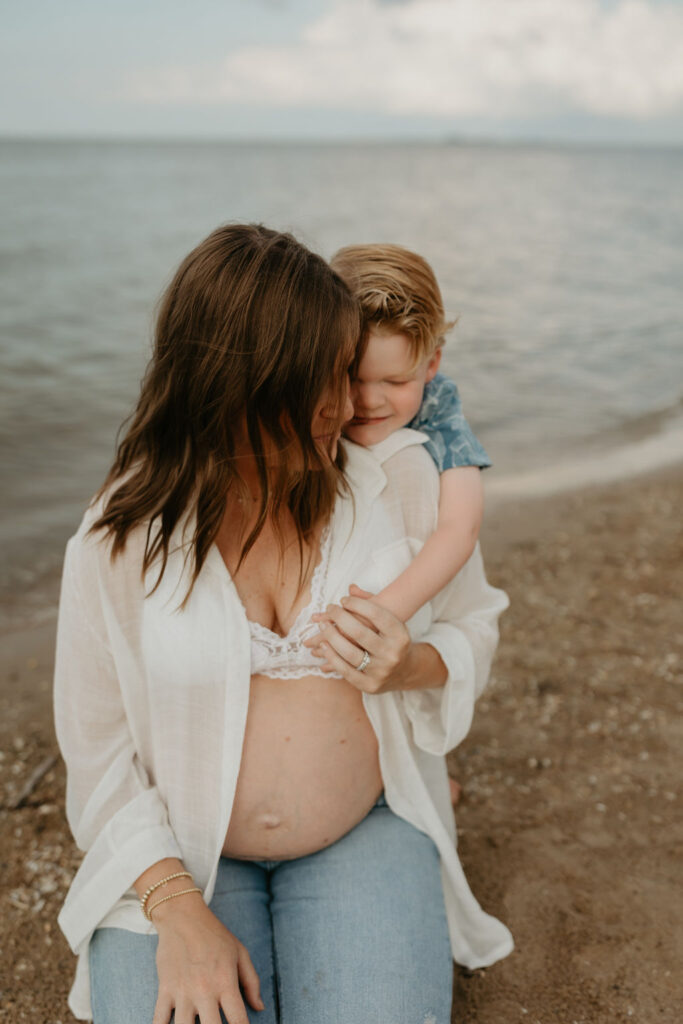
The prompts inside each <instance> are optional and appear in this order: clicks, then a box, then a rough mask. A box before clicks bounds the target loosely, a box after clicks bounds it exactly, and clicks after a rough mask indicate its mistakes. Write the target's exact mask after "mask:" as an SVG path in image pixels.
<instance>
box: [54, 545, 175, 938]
mask: <svg viewBox="0 0 683 1024" xmlns="http://www.w3.org/2000/svg"><path fill="white" fill-rule="evenodd" d="M102 546H103V545H100V547H102ZM101 557H102V554H101V552H100V553H98V552H97V546H96V544H95V543H91V542H90V541H89V540H88V539H87V538H84V536H83V528H81V530H80V531H79V533H78V534H76V536H75V537H73V538H72V539H71V540H70V541H69V543H68V545H67V551H66V557H65V562H64V571H63V577H62V588H61V598H60V605H59V619H58V627H57V649H56V660H55V682H54V710H55V727H56V733H57V740H58V743H59V746H60V749H61V752H62V756H63V758H64V761H65V762H66V768H67V789H66V815H67V820H68V822H69V826H70V828H71V831H72V833H73V836H74V839H75V841H76V844H77V845H78V847H79V848H80V849H81V850H83V851H84V852H85V857H84V859H83V861H82V863H81V865H80V867H79V869H78V872H77V878H78V879H79V884H78V886H75V887H74V891H75V892H77V893H78V895H77V897H75V898H74V899H70V898H67V901H66V903H65V905H64V907H63V909H62V911H61V913H60V915H59V924H60V927H61V928H62V930H63V932H64V934H65V936H66V938H67V940H68V941H69V945H70V946H71V948H72V950H73V951H74V952H78V951H79V948H80V947H81V946H82V944H83V942H85V941H87V940H88V939H89V937H90V935H91V934H92V932H93V930H94V929H95V927H97V924H98V923H99V921H101V920H102V919H103V918H104V916H105V915H106V914H107V912H108V911H109V910H110V909H111V907H112V905H113V904H114V903H116V901H117V900H118V899H119V898H120V897H121V896H122V895H123V894H124V893H125V892H126V891H127V890H128V889H129V888H130V887H131V885H132V883H133V882H134V880H135V879H136V878H137V877H138V876H139V875H140V874H142V872H143V871H144V870H145V869H146V868H148V867H150V866H151V865H152V864H154V863H156V862H157V861H158V860H161V859H162V858H164V857H178V858H180V857H181V851H180V847H179V845H178V843H177V841H176V838H175V836H174V834H173V831H172V829H171V827H170V825H169V820H168V813H167V809H166V806H165V804H164V802H163V800H162V799H161V796H160V794H159V792H158V790H157V788H156V786H154V785H152V784H151V783H150V779H149V777H148V773H147V771H146V770H145V768H144V767H143V765H142V764H141V762H140V760H139V758H138V755H137V753H136V745H135V743H134V740H133V737H132V735H131V731H130V727H129V721H128V716H127V713H126V707H125V701H124V695H123V693H122V690H121V686H120V683H119V673H118V671H117V666H116V664H115V661H114V656H113V654H112V650H111V645H110V642H109V638H108V635H107V624H106V615H105V611H104V607H103V604H104V602H105V600H106V595H105V593H104V592H103V588H102V585H101V581H100V579H99V571H98V559H99V558H101ZM106 557H107V559H108V555H106Z"/></svg>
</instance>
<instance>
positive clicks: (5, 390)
mask: <svg viewBox="0 0 683 1024" xmlns="http://www.w3.org/2000/svg"><path fill="white" fill-rule="evenodd" d="M681 181H683V151H681V150H666V149H659V150H629V149H598V148H592V149H591V148H583V149H578V148H577V149H570V148H552V147H541V146H538V147H534V146H514V147H512V146H469V145H468V146H463V145H423V144H419V145H417V144H416V145H396V146H393V145H377V146H369V145H293V144H292V145H289V144H287V145H284V144H273V145H265V144H264V145H251V144H250V145H245V144H239V145H234V144H221V143H187V144H181V143H140V142H135V143H132V142H131V143H124V142H121V143H118V142H111V143H109V142H108V143H78V142H18V141H17V142H10V141H5V142H0V207H1V211H2V224H3V231H2V238H1V240H0V266H1V270H2V273H1V275H0V338H1V344H2V356H1V365H0V372H1V379H0V437H1V440H2V450H3V460H2V480H1V481H0V485H1V488H2V520H1V521H0V559H1V566H2V585H1V587H0V631H1V630H2V629H3V628H4V629H6V628H11V627H12V626H13V625H16V624H17V623H20V622H26V621H29V620H35V619H40V618H41V617H43V616H45V615H50V614H52V608H53V604H54V595H55V586H56V579H57V574H58V571H59V566H60V562H61V558H62V554H63V547H64V543H65V540H66V538H67V537H68V536H69V535H70V534H71V533H72V532H73V530H74V529H75V526H76V525H77V522H78V520H79V518H80V515H81V513H82V510H83V507H84V505H85V503H86V501H87V499H88V497H89V496H90V494H91V493H92V492H93V491H94V490H95V489H96V487H97V486H98V485H99V483H100V482H101V480H102V478H103V476H104V474H105V472H106V470H107V468H108V465H109V463H110V461H111V457H112V454H113V446H114V437H115V433H116V429H117V427H118V426H119V424H120V423H121V421H122V420H123V418H124V417H125V416H126V415H127V414H128V412H129V411H130V410H131V407H132V404H133V402H134V401H135V398H136V395H137V390H138V383H139V379H140V376H141V374H142V372H143V369H144V366H145V363H146V361H147V358H148V355H149V344H150V336H151V328H152V323H153V313H154V304H155V301H156V299H157V298H158V296H159V294H160V292H161V291H162V289H163V287H164V284H165V283H166V282H167V281H168V279H169V277H170V275H171V274H172V272H173V270H174V268H175V266H176V265H177V263H178V262H179V260H180V259H181V258H182V257H183V256H184V255H185V254H186V253H187V251H188V250H189V249H190V248H191V247H192V246H193V245H194V244H195V243H196V242H198V241H199V240H200V239H201V238H202V237H203V236H204V235H206V234H207V233H208V232H209V231H210V230H212V229H213V228H214V227H215V226H216V225H217V224H219V223H222V222H225V221H229V220H258V221H261V222H263V223H265V224H267V225H269V226H272V227H276V228H282V229H287V230H291V231H293V232H294V233H295V234H296V235H297V236H298V237H299V238H300V239H302V241H304V242H306V243H307V244H308V245H309V246H311V247H312V248H314V249H316V250H317V251H319V252H320V253H322V254H323V255H324V256H327V257H329V256H330V255H331V254H332V253H333V252H334V251H335V249H336V248H337V247H338V246H340V245H345V244H348V243H350V242H359V241H394V242H398V243H400V244H403V245H406V246H408V247H410V248H413V249H415V250H417V251H418V252H420V253H422V254H423V255H425V256H426V257H427V258H428V259H429V261H430V262H431V263H432V265H433V267H434V269H435V271H436V273H437V276H438V278H439V281H440V284H441V288H442V291H443V294H444V299H445V303H446V307H447V311H448V313H449V315H450V316H451V317H455V316H457V317H459V320H458V324H457V327H456V328H455V330H454V331H453V332H452V335H451V338H450V340H449V344H448V347H447V349H446V352H445V368H446V370H447V372H449V373H451V374H453V375H454V376H455V378H456V379H457V381H458V384H459V386H460V390H461V394H462V396H463V401H464V405H465V410H466V412H467V414H468V417H469V419H470V421H471V422H472V424H473V425H474V427H475V429H476V430H477V433H478V434H479V436H480V438H481V440H482V441H483V443H484V444H485V446H486V447H487V449H488V450H489V452H490V454H491V455H492V457H493V460H494V464H495V468H494V470H492V471H489V472H490V474H491V476H490V477H489V480H490V481H491V482H492V485H493V488H494V490H495V486H496V484H499V485H500V488H501V493H503V492H505V491H506V489H507V491H508V492H509V493H513V492H514V493H523V492H524V490H525V488H526V489H528V490H529V492H531V491H533V490H534V486H535V487H536V490H538V481H539V480H543V481H545V482H546V483H545V485H544V486H547V487H552V486H553V481H554V480H557V481H558V482H559V481H561V479H562V478H563V477H562V474H563V473H564V474H565V476H566V472H567V467H569V466H571V467H574V472H575V474H576V475H577V479H580V476H581V472H580V467H581V465H582V462H583V461H585V464H586V466H589V465H592V466H593V468H594V472H597V473H598V474H599V473H600V466H601V464H602V463H603V462H604V465H605V473H606V475H609V472H610V469H612V471H613V473H616V472H619V473H621V472H623V471H628V467H629V465H630V464H631V463H630V462H629V459H630V455H629V450H630V449H629V448H628V445H631V444H632V443H633V442H637V444H636V447H635V448H634V452H635V451H636V449H637V445H638V444H642V443H646V444H647V445H649V446H650V447H649V448H648V447H646V448H644V449H642V451H643V453H644V454H642V458H643V459H645V460H646V461H647V460H653V461H656V459H657V458H658V452H660V451H664V450H665V449H667V446H668V451H669V454H670V453H671V447H672V444H676V443H677V440H676V439H677V438H678V436H679V435H678V433H677V431H680V429H681V422H682V420H683V332H682V326H681V325H682V322H683V315H682V314H683V297H682V294H681V282H682V281H683V190H682V189H681ZM660 440H661V445H660V444H659V441H660ZM634 458H635V456H634ZM620 460H621V461H620ZM596 467H597V468H596ZM534 481H535V482H536V483H535V485H534Z"/></svg>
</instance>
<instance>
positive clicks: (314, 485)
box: [55, 225, 512, 1024]
mask: <svg viewBox="0 0 683 1024" xmlns="http://www.w3.org/2000/svg"><path fill="white" fill-rule="evenodd" d="M358 330H359V319H358V311H357V309H356V307H355V304H354V302H353V301H352V299H351V296H350V295H349V293H348V291H347V289H346V287H345V285H344V284H343V282H342V281H341V280H340V279H339V278H338V277H337V276H336V274H334V273H333V272H332V271H331V270H330V268H329V267H328V266H327V264H326V263H325V262H324V261H323V260H322V259H321V258H320V257H318V256H315V255H314V254H312V253H310V252H309V251H308V250H307V249H305V248H304V247H303V246H302V245H300V244H299V243H298V242H296V241H295V240H294V239H293V238H292V237H291V236H289V235H285V234H280V233H277V232H274V231H271V230H268V229H266V228H263V227H259V226H254V225H229V226H227V227H224V228H220V229H218V230H217V231H215V232H213V234H211V235H210V236H209V237H208V238H207V239H205V241H203V242H202V243H201V244H200V245H199V246H198V247H197V248H196V249H195V250H194V251H193V252H192V253H190V255H189V256H188V257H187V258H186V259H185V261H184V262H183V263H182V265H181V266H180V268H179V270H178V272H177V273H176V275H175V278H174V279H173V281H172V283H171V285H170V286H169V288H168V290H167V292H166V294H165V297H164V300H163V303H162V305H161V308H160V312H159V317H158V323H157V329H156V339H155V348H154V354H153V357H152V360H151V362H150V365H149V368H148V371H147V374H146V377H145V379H144V382H143V385H142V390H141V394H140V398H139V401H138V404H137V408H136V410H135V413H134V415H133V416H132V418H131V421H130V422H129V424H128V426H127V430H126V432H125V435H124V437H123V439H122V441H121V443H120V444H119V447H118V450H117V454H116V458H115V461H114V464H113V466H112V469H111V471H110V473H109V475H108V478H107V480H106V481H105V484H104V486H103V488H102V490H101V491H100V493H99V494H98V495H97V496H96V498H95V499H94V501H93V503H92V504H91V506H90V508H89V509H88V510H87V512H86V514H85V516H84V519H83V522H82V524H81V526H80V528H79V530H78V532H77V533H76V535H75V536H74V537H73V538H72V539H71V540H70V541H69V544H68V546H67V553H66V559H65V565H64V575H63V583H62V595H61V601H60V613H59V627H58V640H57V661H56V674H55V714H56V727H57V735H58V739H59V743H60V747H61V750H62V753H63V756H64V759H65V762H66V766H67V808H66V809H67V816H68V819H69V824H70V826H71V829H72V831H73V834H74V837H75V839H76V842H77V844H78V846H79V847H80V848H81V849H82V850H83V851H84V852H85V856H84V858H83V862H82V864H81V866H80V868H79V870H78V872H77V874H76V877H75V878H74V880H73V882H72V885H71V888H70V890H69V893H68V895H67V898H66V901H65V904H64V907H63V909H62V911H61V913H60V917H59V923H60V926H61V928H62V930H63V931H64V934H65V935H66V937H67V939H68V941H69V943H70V945H71V948H72V949H73V951H74V952H75V953H77V954H78V964H77V970H76V978H75V981H74V984H73V986H72V989H71V993H70V998H69V1005H70V1007H71V1009H72V1011H73V1013H74V1014H75V1016H76V1017H78V1018H79V1019H85V1020H87V1019H94V1021H95V1024H128V1022H130V1024H133V1022H134V1024H169V1021H174V1022H175V1024H195V1022H196V1019H197V1018H198V1019H199V1021H200V1022H201V1024H219V1022H225V1021H227V1022H228V1024H246V1022H247V1021H249V1022H253V1021H261V1022H264V1024H275V1022H280V1024H328V1022H329V1024H332V1022H334V1024H339V1022H341V1021H344V1022H345V1024H361V1022H362V1024H426V1022H429V1024H447V1022H448V1021H450V1010H451V991H452V957H453V956H454V957H455V958H456V959H457V960H458V961H459V962H461V963H463V964H465V965H467V966H470V967H476V966H482V965H485V964H490V963H492V962H493V961H495V960H496V959H498V958H500V957H501V956H504V955H505V954H506V953H508V952H509V951H510V949H511V946H512V943H511V938H510V935H509V933H508V931H507V929H506V928H505V927H504V926H503V925H502V924H501V923H500V922H498V921H496V920H495V919H494V918H492V917H490V916H488V915H487V914H485V913H484V911H482V910H481V908H480V907H479V905H478V904H477V902H476V900H475V898H474V897H473V895H472V894H471V892H470V890H469V888H468V886H467V882H466V880H465V878H464V875H463V873H462V869H461V867H460V864H459V861H458V857H457V853H456V850H455V829H454V823H453V812H452V808H451V805H450V800H449V789H448V779H447V773H446V765H445V759H444V754H445V753H446V752H447V751H448V750H449V749H451V748H452V747H454V746H455V745H456V744H457V743H458V742H459V741H460V740H461V739H462V737H463V736H464V735H465V734H466V732H467V730H468V728H469V723H470V720H471V716H472V710H473V705H474V701H475V699H476V697H477V696H478V694H479V692H480V691H481V689H483V687H484V685H485V684H486V681H487V677H488V673H489V668H490V663H491V658H492V655H493V652H494V649H495V646H496V642H497V618H498V615H499V614H500V612H501V611H502V609H503V608H504V607H505V606H506V603H507V602H506V598H505V595H504V594H502V593H501V592H500V591H498V590H495V589H494V588H492V587H490V586H489V585H488V584H487V582H486V579H485V576H484V573H483V568H482V563H481V558H480V555H479V552H478V550H477V551H475V554H474V555H473V556H472V558H471V559H470V561H469V562H468V563H467V565H466V566H465V568H464V569H463V570H462V571H461V573H460V574H459V575H458V576H457V577H456V579H455V580H454V581H453V582H452V583H451V584H450V585H449V587H447V588H446V589H445V590H444V591H442V592H441V594H440V595H438V598H437V599H435V600H434V601H433V602H432V604H431V605H430V606H425V607H424V608H423V609H421V610H420V612H419V613H418V615H416V616H415V617H414V618H413V619H412V620H411V622H410V623H409V627H410V629H409V630H408V629H406V627H405V626H404V625H403V624H402V623H401V622H399V620H398V619H396V618H394V617H393V616H392V615H391V613H389V612H387V611H385V610H384V609H382V608H380V607H379V606H378V605H375V604H373V602H372V600H371V599H367V598H363V597H361V596H355V597H352V598H350V599H347V598H345V597H344V595H346V594H347V593H348V591H349V588H350V586H351V585H352V584H354V583H356V584H359V585H360V586H362V587H364V588H365V589H366V590H367V591H368V592H376V591H377V589H379V588H381V587H382V586H385V585H386V583H387V582H388V581H389V580H390V579H392V578H393V577H394V576H396V575H397V574H398V573H399V572H400V571H401V570H402V569H403V568H404V567H405V565H407V564H408V562H409V560H410V559H411V557H413V556H414V554H415V552H416V550H418V549H419V547H420V545H421V543H423V542H424V540H425V538H426V537H427V536H428V535H429V534H430V533H431V532H432V531H433V529H434V522H435V518H436V514H437V505H438V495H439V483H438V477H437V475H436V470H435V468H434V466H433V464H432V463H431V460H430V459H429V456H428V455H427V454H426V453H425V452H424V451H423V450H422V447H421V444H420V442H419V439H418V440H417V441H416V440H415V438H416V437H417V435H415V434H414V433H412V432H411V431H403V432H401V436H397V435H392V438H391V439H390V440H391V442H392V444H391V448H390V450H389V449H386V450H382V446H378V448H377V449H375V450H374V451H373V452H370V451H366V450H364V449H361V448H358V447H356V446H354V445H351V444H342V443H341V442H340V433H341V428H342V424H343V423H344V422H345V420H347V419H348V418H349V417H350V416H351V413H352V409H351V406H350V402H349V397H348V394H349V391H348V376H347V370H348V366H349V364H350V362H351V361H352V359H353V355H354V348H355V344H356V341H357V336H358ZM355 593H359V592H355ZM342 598H344V600H343V605H344V609H343V611H342V610H341V608H340V602H341V599H342ZM330 607H332V608H333V609H334V616H335V619H336V621H337V623H338V626H339V627H340V628H337V627H336V626H334V625H332V624H329V623H325V622H321V627H320V628H321V629H322V637H323V639H324V643H325V644H326V645H328V646H327V647H326V648H325V649H326V650H327V651H328V653H329V656H330V657H331V659H332V661H333V662H334V665H335V669H334V671H332V670H331V668H330V665H331V662H329V661H327V660H321V659H320V658H319V657H317V656H316V655H315V654H314V653H313V652H312V651H311V649H310V648H309V647H307V646H306V645H305V640H306V639H310V637H311V634H312V633H316V631H317V627H316V626H312V625H311V622H312V616H313V615H315V614H316V613H321V612H324V611H326V609H329V608H330ZM340 630H341V631H340ZM318 649H319V648H318V647H317V645H316V650H318Z"/></svg>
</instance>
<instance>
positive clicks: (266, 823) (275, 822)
mask: <svg viewBox="0 0 683 1024" xmlns="http://www.w3.org/2000/svg"><path fill="white" fill-rule="evenodd" d="M261 824H262V825H263V827H264V828H277V827H278V826H279V824H280V819H279V818H278V816H277V814H262V815H261Z"/></svg>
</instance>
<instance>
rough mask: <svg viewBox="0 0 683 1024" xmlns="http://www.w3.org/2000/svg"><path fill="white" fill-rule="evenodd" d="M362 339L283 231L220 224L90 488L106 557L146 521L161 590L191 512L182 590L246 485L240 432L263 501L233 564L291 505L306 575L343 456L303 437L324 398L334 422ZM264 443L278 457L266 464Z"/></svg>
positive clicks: (165, 319)
mask: <svg viewBox="0 0 683 1024" xmlns="http://www.w3.org/2000/svg"><path fill="white" fill-rule="evenodd" d="M359 331H360V320H359V312H358V306H357V303H356V302H355V301H354V300H353V298H352V297H351V295H350V293H349V291H348V289H347V287H346V285H345V284H344V282H343V281H342V280H341V278H340V277H339V276H338V275H337V274H336V273H335V272H334V271H332V270H331V269H330V267H329V266H328V264H327V263H326V262H325V261H324V260H323V259H322V258H321V257H320V256H317V255H315V254H314V253H312V252H310V251H309V250H308V249H306V248H305V246H303V245H301V244H300V243H299V242H297V241H296V239H295V238H293V237H292V236H291V235H289V234H283V233H280V232H277V231H272V230H270V229H268V228H265V227H263V226H261V225H256V224H228V225H226V226H224V227H221V228H218V229H217V230H216V231H214V232H212V234H210V235H209V236H208V238H206V239H204V241H203V242H201V243H200V244H199V245H198V246H197V247H196V248H195V249H193V251H192V252H191V253H190V254H189V255H188V256H187V257H186V258H185V259H184V260H183V262H182V263H181V265H180V267H179V268H178V271H177V272H176V274H175V277H174V278H173V280H172V281H171V284H170V285H169V287H168V289H167V290H166V292H165V294H164V296H163V297H162V300H161V304H160V308H159V313H158V317H157V323H156V331H155V342H154V352H153V356H152V359H151V360H150V363H149V365H148V367H147V371H146V374H145V377H144V379H143V382H142V388H141V392H140V397H139V400H138V403H137V407H136V409H135V411H134V413H133V415H132V416H131V417H130V419H129V421H127V425H126V424H124V426H125V427H126V429H125V435H124V436H123V438H122V440H121V441H120V442H119V443H118V444H117V450H116V457H115V459H114V463H113V465H112V467H111V469H110V471H109V474H108V476H107V478H106V480H105V482H104V484H103V486H102V488H101V490H100V492H99V495H100V496H101V495H105V498H106V500H105V505H104V510H103V512H102V514H101V516H100V517H99V519H98V520H97V521H96V522H95V524H94V525H93V527H92V530H100V529H103V530H105V531H106V532H107V535H108V536H110V537H111V538H112V541H113V543H112V548H111V555H112V558H114V557H116V555H117V554H119V553H120V552H121V551H122V550H123V548H124V546H125V543H126V539H127V537H128V535H129V534H130V532H131V530H133V529H134V528H135V527H137V526H139V525H141V524H144V525H145V526H146V527H147V539H146V544H145V553H144V560H143V565H142V573H143V575H144V573H145V572H146V571H147V570H148V569H149V568H150V566H151V565H152V563H153V562H154V561H155V560H156V559H157V557H159V556H161V568H160V572H159V577H158V579H157V584H156V585H158V582H159V580H160V579H161V577H162V575H163V573H164V570H165V568H166V564H167V560H168V554H169V542H170V538H171V535H172V533H173V531H174V529H175V527H176V526H177V524H178V523H179V521H180V520H181V518H182V517H183V516H184V514H185V513H186V512H187V511H188V510H189V511H193V512H195V513H196V525H195V530H194V535H193V536H192V539H191V540H192V542H191V553H192V554H193V556H194V565H193V573H192V583H191V586H190V591H191V589H192V587H193V586H194V582H195V580H196V579H197V576H198V575H199V573H200V571H201V568H202V565H203V564H204V561H205V559H206V556H207V553H208V551H209V549H210V547H211V544H212V543H213V541H214V539H215V537H216V534H217V533H218V530H219V527H220V525H221V521H222V519H223V516H224V513H225V502H226V497H227V494H228V492H229V491H230V490H231V489H232V488H235V489H236V490H237V492H238V493H243V492H244V490H245V485H244V483H243V481H242V480H241V478H240V476H239V474H238V465H239V460H237V459H235V454H236V442H237V439H238V437H239V436H240V434H239V432H240V431H242V432H243V431H244V429H245V424H246V432H247V435H248V439H249V444H250V446H251V449H252V451H253V453H254V455H255V456H256V460H257V467H258V474H259V483H260V489H261V501H260V507H259V514H258V518H257V520H256V523H255V525H254V527H253V529H252V530H251V532H250V533H249V535H248V536H247V538H246V540H245V541H244V544H243V547H242V551H241V556H240V563H241V562H242V560H243V559H244V557H245V555H246V554H247V552H248V551H249V550H250V548H251V547H252V546H253V544H254V542H255V541H256V538H257V537H258V535H259V533H260V532H261V530H262V529H263V526H264V524H265V522H266V520H267V519H268V518H269V517H272V520H273V522H274V523H275V526H276V528H277V523H278V516H279V515H280V514H281V512H282V511H283V510H284V509H285V508H287V509H289V512H290V513H291V515H292V518H293V520H294V524H295V526H296V529H297V534H298V537H299V548H300V553H301V557H302V573H303V572H304V566H303V542H304V541H305V540H307V539H308V538H309V537H310V535H311V531H312V529H313V528H314V527H315V525H316V524H318V523H320V522H321V521H324V520H325V519H327V518H328V517H329V515H330V513H331V511H332V506H333V504H334V500H335V497H336V495H337V494H338V493H339V491H340V489H341V488H342V487H343V486H344V477H343V473H342V470H343V452H342V450H341V448H340V449H339V453H338V455H337V457H336V459H335V460H334V462H332V461H331V460H330V459H329V458H327V459H326V458H325V456H324V454H323V453H321V451H320V450H319V448H318V447H317V445H316V442H315V441H314V439H313V438H312V436H311V424H312V420H313V415H314V411H315V409H316V407H317V406H318V404H319V403H320V401H321V398H323V396H326V395H328V394H329V397H330V400H331V402H332V404H333V406H334V405H336V406H337V407H338V409H339V427H341V423H342V418H343V412H342V410H343V407H344V399H345V396H346V393H347V391H346V389H347V384H346V372H347V368H348V365H349V363H350V362H351V360H352V358H353V354H354V349H355V344H356V342H357V340H358V335H359ZM273 444H274V445H275V446H276V448H277V449H278V452H279V457H278V460H277V466H276V467H275V468H274V469H273V468H272V467H270V468H269V469H268V468H267V466H266V458H265V455H266V445H269V446H270V447H271V448H272V446H273ZM187 596H189V592H188V595H186V598H185V599H187Z"/></svg>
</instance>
